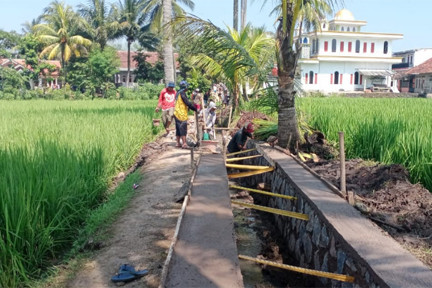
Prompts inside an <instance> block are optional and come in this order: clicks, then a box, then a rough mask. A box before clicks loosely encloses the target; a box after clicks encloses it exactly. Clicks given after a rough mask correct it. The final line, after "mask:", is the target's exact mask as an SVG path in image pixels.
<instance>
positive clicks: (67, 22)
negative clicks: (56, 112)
mask: <svg viewBox="0 0 432 288" xmlns="http://www.w3.org/2000/svg"><path fill="white" fill-rule="evenodd" d="M42 19H43V20H44V21H45V22H46V23H43V24H37V25H35V26H34V29H35V31H36V35H37V37H38V39H39V40H40V41H41V42H42V43H43V44H44V47H45V48H44V49H43V50H42V52H41V53H40V57H41V58H42V57H44V56H45V55H47V56H48V59H54V58H60V62H61V65H62V68H63V71H64V73H65V79H66V76H67V71H66V70H65V65H66V63H67V62H68V61H69V59H70V57H71V56H72V54H74V55H75V56H76V57H80V56H81V55H83V54H86V53H87V47H90V45H91V41H90V40H89V39H87V38H84V37H83V36H81V35H78V34H75V33H76V32H77V30H78V29H79V27H81V26H82V20H81V19H80V18H79V17H78V15H77V14H76V13H75V12H74V11H73V10H72V7H71V6H69V5H67V6H66V5H65V4H64V3H63V2H59V1H53V2H51V4H50V6H48V7H47V8H45V10H44V14H43V15H42Z"/></svg>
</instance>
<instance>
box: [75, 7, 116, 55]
mask: <svg viewBox="0 0 432 288" xmlns="http://www.w3.org/2000/svg"><path fill="white" fill-rule="evenodd" d="M78 12H79V13H80V14H81V16H83V17H84V19H85V20H86V24H87V25H86V26H85V28H86V29H85V30H86V32H87V33H88V34H89V35H90V36H91V38H92V39H93V41H94V42H96V43H98V44H99V47H100V50H101V51H103V50H104V48H105V46H106V44H107V42H108V40H110V39H114V37H115V33H116V30H117V29H118V25H117V24H118V23H117V22H116V21H115V19H114V17H113V16H112V13H110V9H109V6H108V5H107V4H106V2H105V0H88V1H87V5H85V4H79V5H78Z"/></svg>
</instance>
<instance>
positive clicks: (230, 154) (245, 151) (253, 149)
mask: <svg viewBox="0 0 432 288" xmlns="http://www.w3.org/2000/svg"><path fill="white" fill-rule="evenodd" d="M255 150H257V149H256V148H252V149H247V150H242V151H238V152H233V153H227V154H226V156H234V155H237V154H242V153H247V152H251V151H255Z"/></svg>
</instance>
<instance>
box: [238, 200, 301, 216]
mask: <svg viewBox="0 0 432 288" xmlns="http://www.w3.org/2000/svg"><path fill="white" fill-rule="evenodd" d="M231 203H233V204H237V205H241V206H245V207H249V208H253V209H256V210H260V211H264V212H269V213H273V214H278V215H282V216H288V217H291V218H297V219H300V220H305V221H308V220H309V215H307V214H302V213H297V212H291V211H286V210H281V209H276V208H270V207H265V206H260V205H254V204H249V203H244V202H241V201H236V200H231Z"/></svg>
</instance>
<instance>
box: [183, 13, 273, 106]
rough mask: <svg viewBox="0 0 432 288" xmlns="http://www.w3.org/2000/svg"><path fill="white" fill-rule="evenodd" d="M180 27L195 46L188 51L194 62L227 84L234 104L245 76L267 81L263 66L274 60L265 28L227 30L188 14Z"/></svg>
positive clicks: (270, 38) (270, 42) (270, 39)
mask: <svg viewBox="0 0 432 288" xmlns="http://www.w3.org/2000/svg"><path fill="white" fill-rule="evenodd" d="M178 29H179V30H180V33H182V35H185V37H184V38H185V39H187V42H188V45H190V47H193V48H192V49H190V51H189V53H191V55H194V57H192V58H191V64H192V65H193V66H196V67H198V68H200V69H203V70H204V71H206V73H208V74H209V75H211V76H212V77H214V78H220V79H223V80H224V81H225V82H226V83H227V84H228V86H229V88H231V90H232V92H233V93H232V96H233V104H234V108H235V107H237V106H238V95H239V91H240V89H239V87H240V85H241V84H242V83H243V81H245V79H246V77H254V79H255V80H256V82H257V83H258V85H259V83H262V81H264V80H263V79H264V77H263V75H265V74H266V73H265V72H263V71H264V70H263V68H264V67H266V66H268V65H266V64H267V62H272V61H273V60H270V58H272V57H273V55H272V53H271V52H272V51H274V39H273V38H272V37H270V36H269V35H268V34H267V33H265V31H264V30H263V29H262V28H259V29H256V28H252V27H251V26H246V27H245V29H243V30H242V31H241V32H240V33H238V32H237V31H236V30H234V29H231V28H228V31H224V30H222V29H220V28H218V27H216V26H214V25H213V24H212V23H209V22H206V21H204V20H201V19H198V18H194V17H186V18H185V19H184V22H183V23H182V24H179V25H178Z"/></svg>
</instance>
